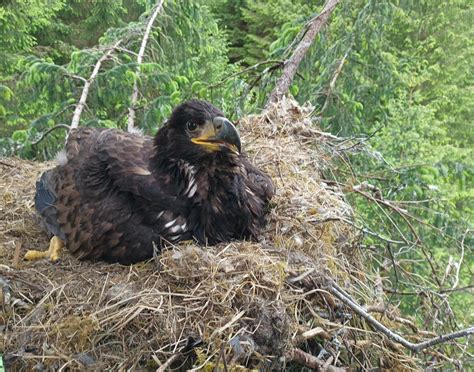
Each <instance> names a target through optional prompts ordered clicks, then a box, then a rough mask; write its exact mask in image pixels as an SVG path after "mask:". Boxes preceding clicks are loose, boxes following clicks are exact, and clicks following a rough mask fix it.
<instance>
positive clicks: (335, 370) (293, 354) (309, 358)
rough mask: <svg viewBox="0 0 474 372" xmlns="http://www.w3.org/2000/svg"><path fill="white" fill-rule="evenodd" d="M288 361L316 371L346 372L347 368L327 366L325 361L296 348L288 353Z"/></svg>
mask: <svg viewBox="0 0 474 372" xmlns="http://www.w3.org/2000/svg"><path fill="white" fill-rule="evenodd" d="M287 357H288V359H289V360H290V361H293V362H296V363H298V364H301V365H303V366H305V367H308V368H311V369H313V370H315V371H327V372H344V371H346V369H345V368H340V367H335V366H330V365H326V363H325V361H323V360H321V359H319V358H316V357H315V356H314V355H311V354H308V353H306V352H304V351H303V350H301V349H298V348H294V349H292V350H291V351H290V352H289V353H288V356H287Z"/></svg>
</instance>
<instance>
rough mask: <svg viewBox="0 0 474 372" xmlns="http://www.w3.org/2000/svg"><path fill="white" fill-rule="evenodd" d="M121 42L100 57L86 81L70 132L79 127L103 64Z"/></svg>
mask: <svg viewBox="0 0 474 372" xmlns="http://www.w3.org/2000/svg"><path fill="white" fill-rule="evenodd" d="M121 42H122V40H119V41H117V42H116V43H115V44H114V46H112V47H111V48H108V49H106V52H105V53H104V55H102V57H100V58H99V60H98V61H97V62H96V64H95V66H94V69H93V70H92V74H91V76H90V77H89V79H87V80H86V81H85V83H84V87H83V88H82V93H81V98H80V99H79V102H78V104H77V106H76V109H75V110H74V115H73V116H72V121H71V128H70V130H71V129H74V128H77V127H78V126H79V120H80V119H81V114H82V111H83V110H84V107H85V105H86V101H87V96H88V95H89V89H90V87H91V85H92V83H93V82H94V80H95V78H96V77H97V74H98V73H99V70H100V67H101V65H102V63H103V62H104V61H105V60H106V59H107V58H109V57H110V56H111V54H112V53H113V52H114V51H115V49H116V48H117V47H118V46H119V45H120V43H121Z"/></svg>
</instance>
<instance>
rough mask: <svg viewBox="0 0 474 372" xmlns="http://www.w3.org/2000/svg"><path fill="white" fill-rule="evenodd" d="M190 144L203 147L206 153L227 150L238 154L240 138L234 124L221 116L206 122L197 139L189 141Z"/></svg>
mask: <svg viewBox="0 0 474 372" xmlns="http://www.w3.org/2000/svg"><path fill="white" fill-rule="evenodd" d="M191 142H193V143H195V144H196V145H200V146H202V147H204V148H205V149H206V150H208V151H212V152H215V151H222V150H223V149H228V150H230V151H232V152H234V153H236V154H240V151H241V144H240V137H239V133H238V132H237V129H236V128H235V126H234V124H232V123H231V122H230V121H229V120H227V119H226V118H223V117H222V116H217V117H215V118H214V119H213V120H212V121H207V122H206V123H205V124H204V128H203V130H202V131H201V133H200V135H199V137H195V138H192V139H191Z"/></svg>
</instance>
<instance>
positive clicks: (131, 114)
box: [127, 0, 164, 132]
mask: <svg viewBox="0 0 474 372" xmlns="http://www.w3.org/2000/svg"><path fill="white" fill-rule="evenodd" d="M163 2H164V0H160V2H159V3H158V4H157V5H156V7H155V9H154V11H153V13H152V15H151V17H150V19H149V20H148V23H147V25H146V29H145V34H144V35H143V39H142V43H141V45H140V50H139V51H138V55H137V72H136V75H137V76H136V77H135V81H134V82H133V93H132V98H131V100H130V107H129V108H128V124H127V130H128V131H129V132H131V131H132V130H133V128H134V126H135V116H136V104H137V101H138V75H139V73H140V65H141V64H142V61H143V55H144V54H145V49H146V45H147V43H148V38H149V37H150V32H151V28H152V27H153V23H154V22H155V19H156V17H157V16H158V13H159V12H160V11H161V9H162V8H163Z"/></svg>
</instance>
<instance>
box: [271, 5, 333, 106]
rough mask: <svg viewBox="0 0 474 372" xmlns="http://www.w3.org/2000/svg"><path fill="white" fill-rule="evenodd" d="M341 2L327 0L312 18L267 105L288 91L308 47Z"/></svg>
mask: <svg viewBox="0 0 474 372" xmlns="http://www.w3.org/2000/svg"><path fill="white" fill-rule="evenodd" d="M339 2H340V0H327V1H326V4H324V8H323V10H322V11H321V13H319V15H318V16H316V17H314V18H313V19H312V20H311V22H310V23H309V25H308V28H307V30H306V33H305V34H304V36H303V37H302V39H301V41H300V42H299V44H298V46H297V47H296V48H295V51H294V52H293V54H292V55H291V57H290V58H289V59H288V60H287V61H286V63H285V67H284V69H283V73H282V75H281V77H280V78H279V79H278V81H277V83H276V85H275V88H274V89H273V91H272V92H271V93H270V96H269V98H268V102H267V105H266V107H268V105H269V104H270V103H275V102H277V101H279V100H280V99H281V98H282V97H283V96H284V95H285V94H286V92H288V89H289V88H290V85H291V83H292V82H293V79H294V77H295V75H296V70H297V69H298V66H299V65H300V63H301V60H302V59H303V57H304V56H305V55H306V53H307V52H308V49H309V48H310V46H311V44H312V43H313V41H314V39H315V37H316V35H317V33H318V32H319V31H320V30H321V28H322V27H323V26H324V25H325V24H326V22H327V20H328V19H329V16H330V15H331V13H332V11H333V10H334V8H335V7H336V5H337V4H338V3H339Z"/></svg>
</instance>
